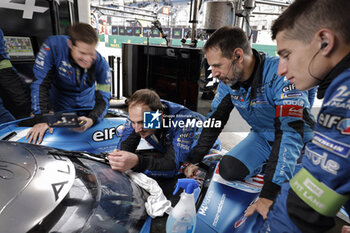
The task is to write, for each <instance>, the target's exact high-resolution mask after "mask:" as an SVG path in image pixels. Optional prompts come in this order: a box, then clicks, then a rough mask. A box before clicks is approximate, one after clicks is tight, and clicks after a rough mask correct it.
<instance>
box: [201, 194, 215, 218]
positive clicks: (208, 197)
mask: <svg viewBox="0 0 350 233" xmlns="http://www.w3.org/2000/svg"><path fill="white" fill-rule="evenodd" d="M213 194H214V191H213V190H210V191H209V192H208V193H207V195H206V198H205V199H204V201H203V202H202V205H201V207H199V210H198V214H201V215H203V216H207V210H208V209H209V204H210V202H211V198H212V197H213Z"/></svg>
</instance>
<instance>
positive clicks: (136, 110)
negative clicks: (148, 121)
mask: <svg viewBox="0 0 350 233" xmlns="http://www.w3.org/2000/svg"><path fill="white" fill-rule="evenodd" d="M145 111H146V112H147V111H148V112H149V111H151V109H150V108H149V107H148V106H147V105H143V104H136V105H131V106H129V120H130V121H131V124H132V127H133V128H134V130H135V132H136V133H138V134H140V136H141V137H142V138H146V137H147V136H150V135H152V134H154V133H155V131H156V130H155V129H144V128H143V112H145Z"/></svg>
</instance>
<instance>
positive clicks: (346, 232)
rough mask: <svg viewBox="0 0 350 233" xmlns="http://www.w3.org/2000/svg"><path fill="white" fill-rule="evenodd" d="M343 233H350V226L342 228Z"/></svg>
mask: <svg viewBox="0 0 350 233" xmlns="http://www.w3.org/2000/svg"><path fill="white" fill-rule="evenodd" d="M341 233H350V226H347V225H344V226H343V227H342V228H341Z"/></svg>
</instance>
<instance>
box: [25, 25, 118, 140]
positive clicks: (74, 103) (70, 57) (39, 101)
mask: <svg viewBox="0 0 350 233" xmlns="http://www.w3.org/2000/svg"><path fill="white" fill-rule="evenodd" d="M97 41H98V38H97V34H96V32H95V30H94V29H93V28H92V27H91V26H90V25H88V24H85V23H77V24H74V25H71V26H70V27H69V28H68V36H63V35H59V36H50V37H49V38H48V39H47V40H46V41H45V43H44V44H43V45H42V47H41V48H40V51H39V53H38V55H37V58H36V60H35V64H34V67H33V73H34V76H35V80H34V81H33V83H32V85H31V97H32V109H33V113H34V114H35V116H36V118H37V122H38V123H37V124H36V125H34V127H33V128H32V129H31V130H30V131H29V132H28V134H27V137H26V139H29V140H28V142H29V143H31V142H32V143H34V144H35V143H37V142H38V143H41V141H42V139H43V137H44V134H45V132H46V131H47V130H48V129H49V132H50V133H52V132H53V129H52V128H49V126H48V124H47V123H45V121H44V120H43V119H42V117H41V116H42V114H44V113H48V112H51V111H54V112H56V111H62V110H70V109H91V110H89V111H87V112H78V114H81V116H80V117H79V118H78V120H79V121H85V124H84V125H83V126H81V127H79V128H77V129H75V130H76V131H78V132H83V131H85V130H87V129H88V128H90V127H91V126H92V125H93V124H96V123H98V122H99V121H101V119H103V117H104V116H105V115H106V113H107V109H108V106H109V99H110V96H111V94H110V82H111V75H110V70H109V66H108V63H107V62H106V60H105V59H104V58H103V57H102V56H101V54H99V53H98V52H97V51H96V45H97Z"/></svg>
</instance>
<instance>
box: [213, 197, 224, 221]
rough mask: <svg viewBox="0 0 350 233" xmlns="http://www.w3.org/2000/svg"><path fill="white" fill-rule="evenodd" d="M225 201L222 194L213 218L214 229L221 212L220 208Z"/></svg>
mask: <svg viewBox="0 0 350 233" xmlns="http://www.w3.org/2000/svg"><path fill="white" fill-rule="evenodd" d="M225 200H226V194H225V193H223V194H222V196H221V199H220V202H219V206H218V210H217V212H216V214H215V218H214V221H213V226H214V227H216V225H217V224H218V222H219V219H220V215H221V211H222V207H223V206H224V203H225Z"/></svg>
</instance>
